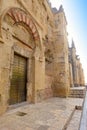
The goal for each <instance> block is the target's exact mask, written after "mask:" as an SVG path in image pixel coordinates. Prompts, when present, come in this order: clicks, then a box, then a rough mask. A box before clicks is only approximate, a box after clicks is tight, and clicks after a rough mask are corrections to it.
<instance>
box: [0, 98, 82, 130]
mask: <svg viewBox="0 0 87 130" xmlns="http://www.w3.org/2000/svg"><path fill="white" fill-rule="evenodd" d="M82 103H83V99H78V98H50V99H48V100H45V101H43V102H41V103H37V104H26V105H24V106H21V107H19V108H16V109H13V110H10V111H8V112H7V113H5V114H4V115H3V116H1V117H0V130H62V129H63V127H64V125H65V124H66V123H67V120H68V119H69V118H70V115H71V113H72V112H73V111H74V109H75V105H78V106H82ZM69 130H75V129H69Z"/></svg>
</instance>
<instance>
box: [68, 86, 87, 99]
mask: <svg viewBox="0 0 87 130" xmlns="http://www.w3.org/2000/svg"><path fill="white" fill-rule="evenodd" d="M85 94H86V88H85V87H73V88H70V93H69V97H72V98H84V97H85Z"/></svg>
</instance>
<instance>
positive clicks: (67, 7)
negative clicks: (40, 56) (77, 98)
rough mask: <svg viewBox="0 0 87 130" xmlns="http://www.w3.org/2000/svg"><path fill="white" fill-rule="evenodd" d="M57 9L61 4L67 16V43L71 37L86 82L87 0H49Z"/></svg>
mask: <svg viewBox="0 0 87 130" xmlns="http://www.w3.org/2000/svg"><path fill="white" fill-rule="evenodd" d="M50 2H51V3H52V7H56V8H57V9H58V8H59V6H60V5H61V4H62V5H63V8H64V11H65V15H66V18H67V22H68V26H67V31H68V33H69V37H68V38H69V43H71V39H72V38H73V40H74V42H75V46H76V49H77V54H78V55H80V59H81V63H82V66H83V69H84V73H85V80H86V83H87V54H86V52H87V0H50Z"/></svg>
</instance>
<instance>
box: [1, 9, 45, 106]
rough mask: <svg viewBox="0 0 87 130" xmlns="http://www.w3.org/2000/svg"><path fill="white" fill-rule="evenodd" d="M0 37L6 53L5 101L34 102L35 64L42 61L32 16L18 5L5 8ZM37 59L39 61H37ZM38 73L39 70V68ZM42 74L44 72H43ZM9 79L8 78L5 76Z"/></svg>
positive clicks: (36, 73)
mask: <svg viewBox="0 0 87 130" xmlns="http://www.w3.org/2000/svg"><path fill="white" fill-rule="evenodd" d="M2 21H3V22H2V29H1V30H2V33H1V34H2V38H3V41H4V46H5V48H8V49H7V51H6V53H4V55H5V56H6V55H7V54H8V55H9V61H7V59H6V62H8V68H7V73H8V81H9V84H10V85H9V86H7V85H5V86H6V87H7V90H6V89H5V91H7V93H8V94H7V95H5V97H6V98H7V99H6V98H4V99H5V102H6V103H8V105H9V104H15V103H19V102H23V101H26V100H27V101H29V102H35V100H37V99H36V97H37V94H36V92H37V90H36V88H37V87H36V86H40V85H38V84H37V83H36V82H37V81H36V80H37V79H36V78H35V77H37V75H38V78H39V73H38V72H36V70H37V68H40V67H41V65H42V61H41V55H40V54H41V48H40V47H41V45H40V36H39V33H38V31H37V28H36V25H35V24H34V22H33V20H32V18H31V17H30V16H29V15H28V14H27V13H26V12H25V11H23V10H21V9H19V8H10V9H8V10H7V11H6V12H5V13H4V15H3V17H2ZM39 60H40V61H39ZM41 73H42V72H41ZM43 74H44V73H43ZM9 79H10V80H9ZM38 82H39V80H38Z"/></svg>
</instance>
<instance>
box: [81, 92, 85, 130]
mask: <svg viewBox="0 0 87 130" xmlns="http://www.w3.org/2000/svg"><path fill="white" fill-rule="evenodd" d="M80 130H87V92H86V97H85V102H84V107H83V113H82V119H81V124H80Z"/></svg>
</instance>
